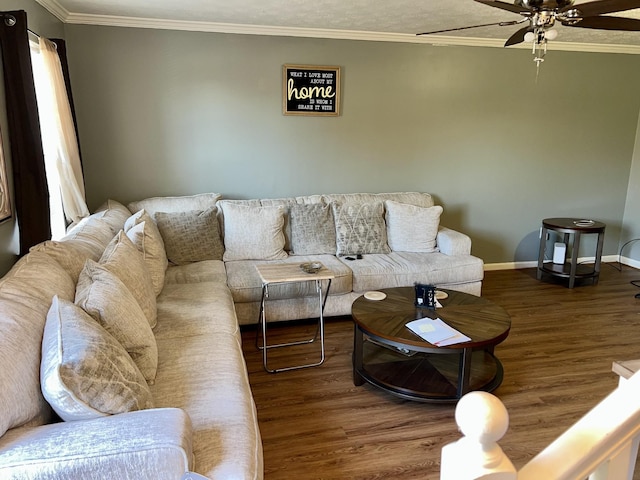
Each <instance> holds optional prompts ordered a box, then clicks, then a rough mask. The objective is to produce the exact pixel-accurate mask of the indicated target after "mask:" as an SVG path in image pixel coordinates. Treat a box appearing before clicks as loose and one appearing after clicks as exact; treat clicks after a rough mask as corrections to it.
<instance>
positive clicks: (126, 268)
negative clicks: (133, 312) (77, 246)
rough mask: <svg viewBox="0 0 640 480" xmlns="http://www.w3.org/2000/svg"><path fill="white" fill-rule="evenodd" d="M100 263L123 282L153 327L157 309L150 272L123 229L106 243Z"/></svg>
mask: <svg viewBox="0 0 640 480" xmlns="http://www.w3.org/2000/svg"><path fill="white" fill-rule="evenodd" d="M100 264H102V265H104V266H105V267H106V269H107V270H109V271H110V272H111V273H113V274H115V275H116V276H117V277H118V278H119V279H120V281H121V282H122V283H124V284H125V286H126V287H127V288H128V289H129V291H130V292H131V294H132V295H133V297H134V298H135V299H136V301H137V302H138V305H140V308H142V311H143V312H144V315H145V317H147V320H148V321H149V325H151V328H153V327H155V325H156V321H157V313H158V310H157V305H156V294H155V292H154V291H153V282H152V281H151V274H150V273H149V269H148V268H147V265H146V264H145V263H144V258H143V257H142V253H140V251H139V250H138V249H137V248H136V246H135V245H134V244H133V243H131V240H129V237H127V235H126V233H124V231H123V230H120V232H119V233H118V234H117V235H116V236H115V237H113V240H111V243H109V245H107V248H106V249H105V250H104V253H103V254H102V257H101V258H100Z"/></svg>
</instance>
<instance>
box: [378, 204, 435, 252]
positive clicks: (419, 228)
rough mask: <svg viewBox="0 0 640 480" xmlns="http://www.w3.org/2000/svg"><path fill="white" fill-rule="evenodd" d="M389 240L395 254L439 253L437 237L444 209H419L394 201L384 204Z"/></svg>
mask: <svg viewBox="0 0 640 480" xmlns="http://www.w3.org/2000/svg"><path fill="white" fill-rule="evenodd" d="M384 206H385V220H386V224H387V240H388V242H389V247H390V248H391V250H393V251H394V252H422V253H431V252H436V251H438V248H437V245H436V237H437V236H438V227H439V226H440V215H442V207H441V206H439V205H437V206H434V207H426V208H425V207H417V206H415V205H409V204H406V203H398V202H394V201H392V200H387V201H385V202H384Z"/></svg>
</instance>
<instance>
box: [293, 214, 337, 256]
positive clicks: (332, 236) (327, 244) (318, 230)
mask: <svg viewBox="0 0 640 480" xmlns="http://www.w3.org/2000/svg"><path fill="white" fill-rule="evenodd" d="M289 223H290V225H291V254H292V255H323V254H330V255H335V253H336V224H335V222H334V221H333V211H332V210H331V205H325V204H322V203H316V204H312V205H292V206H291V207H290V209H289Z"/></svg>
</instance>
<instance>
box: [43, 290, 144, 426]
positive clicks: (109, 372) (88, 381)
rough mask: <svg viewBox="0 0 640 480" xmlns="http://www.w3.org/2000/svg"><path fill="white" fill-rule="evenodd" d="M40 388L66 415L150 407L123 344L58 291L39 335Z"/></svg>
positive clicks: (73, 416) (69, 418)
mask: <svg viewBox="0 0 640 480" xmlns="http://www.w3.org/2000/svg"><path fill="white" fill-rule="evenodd" d="M40 377H41V382H42V383H41V387H42V394H43V395H44V397H45V398H46V399H47V401H48V402H49V404H50V405H51V406H52V407H53V409H54V410H55V411H56V413H57V414H58V415H59V416H60V418H62V419H63V420H65V421H72V420H88V419H91V418H97V417H103V416H106V415H113V414H116V413H123V412H130V411H134V410H142V409H146V408H153V400H152V397H151V392H150V390H149V386H148V385H147V382H146V381H145V379H144V377H143V376H142V373H140V370H138V367H136V364H135V363H134V362H133V360H131V357H130V356H129V354H128V353H127V352H126V351H125V349H124V348H123V347H122V345H120V343H118V341H117V340H116V339H115V338H113V337H112V336H111V335H109V333H107V331H106V330H105V329H104V328H102V327H101V326H100V325H99V324H98V323H97V322H96V321H95V320H93V319H92V318H91V317H90V316H89V314H87V313H86V312H85V311H84V310H82V309H81V308H80V307H78V306H77V305H75V304H73V303H71V302H69V301H66V300H62V299H58V297H57V296H55V297H53V302H52V304H51V308H50V309H49V313H48V314H47V321H46V324H45V328H44V336H43V339H42V363H41V366H40Z"/></svg>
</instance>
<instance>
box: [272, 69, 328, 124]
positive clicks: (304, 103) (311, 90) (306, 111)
mask: <svg viewBox="0 0 640 480" xmlns="http://www.w3.org/2000/svg"><path fill="white" fill-rule="evenodd" d="M282 78H283V90H282V92H283V93H282V108H283V113H284V114H285V115H324V116H334V117H335V116H338V115H340V67H324V66H314V65H283V70H282Z"/></svg>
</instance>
